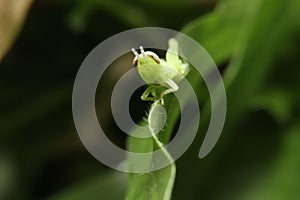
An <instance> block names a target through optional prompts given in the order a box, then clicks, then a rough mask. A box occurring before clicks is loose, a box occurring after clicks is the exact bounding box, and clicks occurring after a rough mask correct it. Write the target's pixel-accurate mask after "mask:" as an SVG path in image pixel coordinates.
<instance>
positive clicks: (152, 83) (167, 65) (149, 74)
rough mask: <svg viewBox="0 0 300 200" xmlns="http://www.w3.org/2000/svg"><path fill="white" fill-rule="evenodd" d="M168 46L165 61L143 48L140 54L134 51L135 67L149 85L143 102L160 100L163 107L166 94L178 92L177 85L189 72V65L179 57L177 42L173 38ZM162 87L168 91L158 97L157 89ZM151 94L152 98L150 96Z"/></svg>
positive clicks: (143, 96) (143, 95) (142, 97)
mask: <svg viewBox="0 0 300 200" xmlns="http://www.w3.org/2000/svg"><path fill="white" fill-rule="evenodd" d="M168 44H169V48H168V50H167V53H166V59H165V60H164V59H160V58H159V57H158V55H156V54H155V53H154V52H152V51H144V48H143V47H142V46H140V51H141V53H140V54H139V53H138V52H137V51H136V50H135V49H132V52H133V53H134V55H135V57H134V59H133V65H134V66H137V69H138V72H139V74H140V76H141V78H142V79H143V80H144V81H145V83H147V84H148V85H149V87H148V88H147V89H146V90H145V92H144V93H143V94H142V96H141V99H142V100H145V101H157V100H160V102H161V104H162V105H163V104H164V100H163V97H164V96H165V95H166V94H169V93H172V92H176V91H177V90H178V89H179V87H178V85H177V84H178V83H179V81H180V80H181V79H183V78H184V77H185V76H186V75H187V73H188V72H189V66H188V64H187V63H184V62H182V60H181V59H180V58H179V56H178V43H177V40H176V39H174V38H171V39H170V40H169V42H168ZM161 86H164V87H166V88H167V89H165V90H164V91H162V92H161V93H160V94H159V95H157V88H158V87H161ZM150 94H151V95H152V96H149V95H150Z"/></svg>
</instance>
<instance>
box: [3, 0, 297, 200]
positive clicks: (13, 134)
mask: <svg viewBox="0 0 300 200" xmlns="http://www.w3.org/2000/svg"><path fill="white" fill-rule="evenodd" d="M215 4H216V5H215ZM0 7H1V6H0ZM299 10H300V1H297V0H292V1H284V0H276V1H273V0H253V1H243V0H222V1H217V3H216V2H214V1H203V2H202V1H199V2H198V1H179V0H178V1H170V0H167V1H159V0H155V1H149V0H143V1H138V0H130V1H128V2H125V1H121V0H113V1H100V0H90V1H86V0H76V1H71V0H64V1H60V0H57V1H49V0H43V1H36V2H35V4H34V5H33V9H32V11H31V12H30V14H29V17H28V20H27V21H26V23H25V27H24V29H23V32H22V33H21V35H20V38H19V39H18V40H17V42H16V44H15V46H14V47H13V48H12V49H11V50H10V51H9V52H8V54H7V56H6V57H4V58H3V60H2V63H1V66H0V70H1V71H0V82H1V84H0V89H1V95H0V97H1V98H0V99H1V104H0V106H1V107H0V108H1V115H0V125H1V129H0V137H1V138H0V143H1V145H0V146H1V153H0V162H1V163H0V166H1V169H0V174H3V175H5V174H6V176H1V178H2V179H1V178H0V186H1V188H5V190H6V191H3V192H2V191H1V192H0V195H2V196H0V198H1V199H7V198H5V197H6V196H4V194H5V195H8V197H10V198H9V199H41V198H42V199H43V198H47V197H49V196H52V199H61V200H63V199H123V198H124V197H125V195H126V196H127V199H155V200H159V199H166V198H168V196H169V195H171V194H172V195H171V196H172V199H230V200H235V199H237V200H240V199H246V200H248V199H249V200H257V199H258V200H260V199H272V200H273V199H274V200H277V199H278V200H280V199H288V200H297V199H298V196H299V188H300V183H299V166H300V165H299V162H300V161H299V151H300V149H299V146H300V144H299V141H300V134H299V128H300V127H299V124H300V121H299V119H300V93H299V91H300V84H299V80H300V68H299V63H300V61H299V44H300V41H299V34H300V17H299ZM178 16H180V18H178ZM196 17H197V18H196ZM195 18H196V19H195ZM3 19H4V18H3ZM174 19H176V20H174ZM8 21H9V20H8ZM66 25H68V27H71V28H72V29H71V30H70V29H68V28H66V27H65V26H66ZM140 26H163V27H167V28H173V29H177V30H179V29H181V28H182V29H181V30H182V32H184V33H186V34H187V35H189V36H191V37H192V38H194V39H195V40H196V41H198V42H199V43H200V44H201V45H202V46H203V47H204V48H205V49H206V50H207V52H208V53H209V54H210V55H211V56H212V58H213V59H214V61H215V62H216V63H217V65H218V66H219V67H220V70H221V71H222V74H223V78H224V82H225V84H226V91H227V97H228V109H227V110H228V113H227V118H226V124H225V127H224V130H223V133H222V136H221V138H220V140H219V142H218V143H217V145H216V147H215V148H214V149H213V151H212V152H211V153H210V154H209V155H208V157H206V158H204V159H201V160H200V159H198V158H197V155H198V151H199V147H200V144H201V143H202V140H203V137H204V134H205V131H206V129H207V125H208V122H209V118H210V111H209V110H210V102H209V96H208V94H207V91H206V87H205V85H204V84H203V82H202V81H201V78H199V76H197V75H196V74H195V73H194V71H193V69H191V71H190V73H189V75H188V77H187V79H188V80H189V81H190V83H191V84H192V86H193V88H194V89H195V91H196V93H197V95H198V98H199V100H200V104H201V105H200V106H201V121H200V130H199V133H198V136H197V138H196V139H195V141H194V143H193V145H192V146H191V147H190V148H189V150H188V151H187V152H186V153H185V154H184V156H182V157H181V158H180V159H179V160H177V161H176V167H177V174H176V181H175V185H174V189H173V191H171V189H170V188H172V187H170V183H173V182H174V177H172V175H171V174H172V173H171V172H172V170H174V169H172V168H173V167H174V166H173V165H171V166H168V167H166V168H164V169H161V170H158V171H154V172H151V173H145V174H129V175H127V174H124V173H118V172H112V171H111V170H107V169H105V168H104V167H103V166H102V165H100V164H99V163H98V162H96V161H95V160H94V158H92V157H91V156H90V155H89V154H88V152H87V151H86V150H85V149H84V147H83V146H82V145H81V143H80V141H79V139H78V137H77V134H76V130H75V128H74V127H73V122H72V117H71V116H72V115H71V108H70V107H69V106H68V105H69V104H70V99H71V90H72V88H71V86H72V84H73V81H74V76H75V72H76V71H77V69H78V66H79V64H78V63H80V62H81V61H82V59H83V58H84V57H85V56H86V54H87V52H88V51H89V50H90V49H92V48H93V47H94V46H95V44H97V43H99V41H102V40H104V39H105V38H107V37H108V36H111V35H113V34H115V33H118V32H120V31H122V30H125V29H128V28H133V27H140ZM1 28H2V27H1ZM4 28H5V27H4ZM1 30H2V29H1ZM74 30H75V31H76V33H75V32H72V31H74ZM7 42H9V41H7ZM141 45H143V44H141ZM179 46H180V44H179ZM1 47H2V46H1ZM1 47H0V48H1ZM58 47H59V48H58ZM5 51H6V50H5ZM128 62H130V61H128ZM115 74H117V72H116V73H115ZM112 77H114V75H113V76H112ZM108 79H110V80H111V79H113V78H111V77H109V78H108ZM110 87H111V86H110V85H108V88H110ZM108 97H109V95H102V96H101V99H104V100H106V101H107V102H110V99H109V98H108ZM186 98H188V94H187V96H186ZM106 105H107V104H104V106H106ZM101 106H102V107H101V108H103V105H101ZM107 107H109V106H107ZM165 108H166V115H167V116H168V117H167V121H166V124H167V126H166V127H164V131H163V132H161V133H159V134H158V138H159V139H158V141H161V142H163V143H164V144H166V143H167V142H168V141H169V140H170V138H171V137H172V134H173V133H174V130H175V129H176V123H177V120H178V119H179V115H180V110H179V106H178V102H177V101H176V99H175V97H174V96H173V95H172V94H170V95H166V98H165ZM145 111H146V110H145ZM143 112H144V111H143ZM104 116H105V120H104V121H105V122H103V123H105V125H106V126H108V127H109V126H110V124H111V121H112V120H111V119H110V118H109V115H108V114H105V115H104ZM195 123H198V122H191V124H195ZM109 128H110V127H109ZM109 130H110V131H109V134H110V136H113V137H114V138H118V139H117V142H119V143H121V144H122V142H124V140H122V139H120V138H121V137H120V135H121V134H119V133H118V132H117V131H116V130H115V129H112V128H110V129H109ZM134 131H136V130H133V132H134ZM187 131H188V130H187ZM115 133H117V134H115ZM126 143H127V148H128V150H130V151H133V152H151V151H153V150H156V149H158V148H161V147H160V145H159V144H158V143H157V141H156V140H155V138H149V139H137V138H134V137H128V139H127V142H126ZM127 161H128V162H127V163H126V164H130V163H131V162H130V158H128V160H127ZM150 162H151V160H146V161H144V163H145V164H149V163H150ZM129 167H134V165H131V166H130V165H129ZM4 185H5V187H2V186H4ZM3 190H4V189H3Z"/></svg>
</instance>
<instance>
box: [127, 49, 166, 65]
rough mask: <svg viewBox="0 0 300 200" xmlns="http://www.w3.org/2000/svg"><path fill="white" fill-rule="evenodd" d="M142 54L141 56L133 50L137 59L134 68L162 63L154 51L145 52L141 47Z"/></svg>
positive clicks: (134, 61) (134, 60)
mask: <svg viewBox="0 0 300 200" xmlns="http://www.w3.org/2000/svg"><path fill="white" fill-rule="evenodd" d="M140 50H141V53H140V54H139V53H138V52H137V51H136V50H135V49H133V48H132V49H131V51H132V52H133V53H134V55H135V57H134V59H133V66H137V65H144V64H149V63H157V64H159V63H160V59H159V57H158V55H156V54H155V53H154V52H152V51H146V52H145V51H144V48H143V47H142V46H140Z"/></svg>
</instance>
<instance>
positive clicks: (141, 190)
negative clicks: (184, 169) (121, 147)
mask: <svg viewBox="0 0 300 200" xmlns="http://www.w3.org/2000/svg"><path fill="white" fill-rule="evenodd" d="M162 109H164V108H163V106H161V105H159V104H158V102H155V103H153V105H152V106H151V108H150V111H149V115H148V123H149V130H150V131H151V134H152V138H151V137H150V138H135V137H129V138H128V140H127V150H129V151H130V152H139V153H141V152H152V150H154V147H155V146H157V147H158V149H160V150H162V152H164V155H165V156H166V158H167V159H168V160H169V161H170V163H172V164H171V165H169V166H167V167H165V168H163V169H160V170H157V171H152V170H150V172H148V173H143V174H134V173H131V174H129V180H128V182H129V184H128V189H127V195H126V199H127V200H131V199H134V200H169V199H170V198H171V194H172V188H173V184H174V181H175V173H176V168H175V164H174V161H173V159H172V157H171V155H170V154H169V153H168V152H167V150H166V149H165V148H164V147H163V144H162V143H161V142H160V141H159V139H158V138H157V136H156V135H155V134H156V133H157V132H158V131H159V130H161V128H163V125H164V124H162V122H165V119H166V113H164V112H163V110H162ZM137 130H138V129H134V130H133V131H132V133H134V131H137ZM141 163H142V164H143V165H147V164H148V168H149V169H151V167H152V166H153V165H154V164H155V163H153V162H152V159H149V160H146V161H145V160H143V161H137V160H134V159H132V158H131V157H130V156H129V157H128V158H127V164H128V167H129V168H130V169H131V170H133V168H134V167H135V166H136V165H141Z"/></svg>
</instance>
